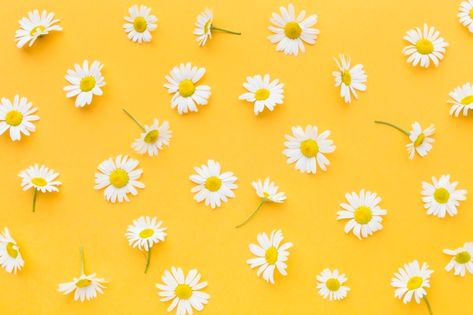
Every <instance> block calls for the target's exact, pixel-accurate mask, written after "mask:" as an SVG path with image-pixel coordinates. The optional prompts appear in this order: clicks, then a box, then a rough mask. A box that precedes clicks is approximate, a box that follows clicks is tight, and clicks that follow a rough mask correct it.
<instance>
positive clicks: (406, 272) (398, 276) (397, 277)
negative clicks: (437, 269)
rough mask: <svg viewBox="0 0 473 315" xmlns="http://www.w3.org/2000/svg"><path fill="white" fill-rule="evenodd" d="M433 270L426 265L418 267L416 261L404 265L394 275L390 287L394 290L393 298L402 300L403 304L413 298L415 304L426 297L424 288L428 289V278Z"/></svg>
mask: <svg viewBox="0 0 473 315" xmlns="http://www.w3.org/2000/svg"><path fill="white" fill-rule="evenodd" d="M432 273H433V270H431V269H429V265H427V263H423V264H422V266H420V265H419V262H418V261H417V260H414V261H412V262H410V263H407V264H404V266H403V267H401V268H399V270H398V272H395V273H394V277H393V278H392V280H391V285H392V286H393V287H394V288H396V290H395V291H394V296H395V297H397V298H398V299H402V302H403V303H408V302H410V301H411V300H412V297H414V299H415V301H416V302H417V304H419V303H420V299H422V298H424V297H425V296H426V295H427V291H426V290H425V289H426V288H430V276H431V275H432Z"/></svg>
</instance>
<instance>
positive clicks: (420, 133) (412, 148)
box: [406, 121, 435, 160]
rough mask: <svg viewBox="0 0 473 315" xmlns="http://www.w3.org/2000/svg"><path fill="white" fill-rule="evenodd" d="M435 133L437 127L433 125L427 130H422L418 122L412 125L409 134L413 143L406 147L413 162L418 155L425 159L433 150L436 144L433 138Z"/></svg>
mask: <svg viewBox="0 0 473 315" xmlns="http://www.w3.org/2000/svg"><path fill="white" fill-rule="evenodd" d="M434 133H435V127H434V125H433V124H431V125H430V126H429V127H428V128H426V129H422V127H421V125H420V124H419V123H418V122H417V121H416V122H414V123H413V124H412V130H411V131H410V132H409V140H410V141H411V142H410V143H408V144H407V145H406V147H407V151H408V152H409V159H411V160H412V159H413V158H414V156H415V154H416V153H417V154H418V155H420V156H421V157H424V156H426V155H427V153H429V152H430V150H432V143H434V142H435V139H434V138H432V137H431V136H432V135H433V134H434Z"/></svg>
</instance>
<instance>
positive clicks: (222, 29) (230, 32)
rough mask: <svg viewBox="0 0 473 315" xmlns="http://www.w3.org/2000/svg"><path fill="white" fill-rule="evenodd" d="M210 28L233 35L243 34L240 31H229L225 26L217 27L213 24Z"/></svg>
mask: <svg viewBox="0 0 473 315" xmlns="http://www.w3.org/2000/svg"><path fill="white" fill-rule="evenodd" d="M210 30H212V31H220V32H224V33H228V34H233V35H241V33H240V32H234V31H229V30H226V29H224V28H220V27H215V26H213V25H211V26H210Z"/></svg>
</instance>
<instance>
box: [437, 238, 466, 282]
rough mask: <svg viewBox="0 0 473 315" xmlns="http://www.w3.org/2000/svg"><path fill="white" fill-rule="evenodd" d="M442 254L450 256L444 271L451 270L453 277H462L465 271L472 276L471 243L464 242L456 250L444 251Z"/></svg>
mask: <svg viewBox="0 0 473 315" xmlns="http://www.w3.org/2000/svg"><path fill="white" fill-rule="evenodd" d="M443 253H444V254H446V255H449V256H451V257H452V258H451V259H450V261H449V263H448V264H447V265H446V266H445V270H446V271H447V272H450V271H452V270H453V273H454V275H455V276H462V277H464V276H465V274H466V271H468V272H469V273H470V274H473V242H466V243H465V244H463V246H462V247H459V248H456V249H444V250H443Z"/></svg>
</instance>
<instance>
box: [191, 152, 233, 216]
mask: <svg viewBox="0 0 473 315" xmlns="http://www.w3.org/2000/svg"><path fill="white" fill-rule="evenodd" d="M194 170H195V172H196V174H193V175H191V176H190V177H189V179H190V180H191V181H192V182H194V183H195V184H196V186H194V187H193V188H192V189H191V192H192V193H195V195H194V200H195V201H197V202H201V201H204V200H205V205H206V206H210V207H211V208H212V209H214V208H216V207H220V206H221V205H222V202H227V201H228V198H235V193H234V192H233V190H235V189H237V188H238V186H237V185H236V184H235V182H236V181H237V178H236V176H234V175H233V173H232V172H223V173H222V172H221V168H220V163H218V162H215V161H214V160H208V161H207V164H203V165H201V166H200V167H198V166H196V167H194Z"/></svg>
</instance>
